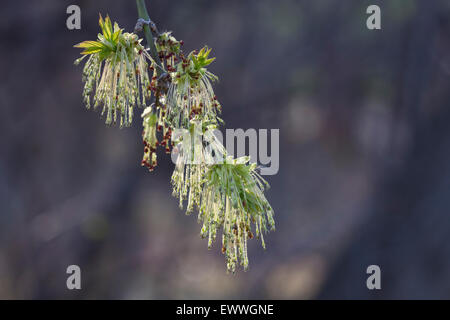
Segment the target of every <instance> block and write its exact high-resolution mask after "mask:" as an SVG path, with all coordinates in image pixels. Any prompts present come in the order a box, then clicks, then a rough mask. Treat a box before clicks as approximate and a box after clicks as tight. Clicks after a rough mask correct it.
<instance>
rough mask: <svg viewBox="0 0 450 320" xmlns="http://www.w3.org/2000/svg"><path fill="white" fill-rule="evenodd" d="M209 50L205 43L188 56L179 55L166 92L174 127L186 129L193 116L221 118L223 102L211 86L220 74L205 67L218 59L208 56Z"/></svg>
mask: <svg viewBox="0 0 450 320" xmlns="http://www.w3.org/2000/svg"><path fill="white" fill-rule="evenodd" d="M210 52H211V49H208V48H207V47H204V48H202V49H201V50H200V52H198V53H197V52H196V51H193V52H191V53H190V54H189V55H188V56H187V58H185V57H184V56H183V55H180V57H181V61H180V62H179V63H178V64H177V65H176V72H173V73H172V83H171V85H170V87H169V91H168V93H167V109H168V115H167V119H168V121H169V122H170V124H171V125H172V126H173V127H176V128H186V129H187V128H189V122H190V120H192V119H197V120H202V121H212V122H215V123H217V122H221V119H220V118H218V116H217V114H218V112H220V110H221V106H220V103H219V102H218V101H217V98H216V96H215V95H214V91H213V89H212V86H211V81H215V80H217V79H218V78H217V77H216V76H215V75H214V74H212V73H211V72H209V71H208V70H207V69H206V68H205V67H206V66H208V65H209V64H210V63H211V62H213V61H214V59H215V58H209V54H210Z"/></svg>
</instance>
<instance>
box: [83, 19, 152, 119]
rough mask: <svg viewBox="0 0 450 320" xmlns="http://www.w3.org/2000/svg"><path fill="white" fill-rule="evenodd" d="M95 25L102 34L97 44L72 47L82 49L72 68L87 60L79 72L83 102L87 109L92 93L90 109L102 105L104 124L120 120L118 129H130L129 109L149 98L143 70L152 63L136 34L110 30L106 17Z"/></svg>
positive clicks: (86, 43)
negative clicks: (92, 104)
mask: <svg viewBox="0 0 450 320" xmlns="http://www.w3.org/2000/svg"><path fill="white" fill-rule="evenodd" d="M99 25H100V28H101V31H102V33H101V34H99V35H98V40H97V41H84V42H81V43H79V44H77V45H75V47H77V48H83V49H84V51H83V52H82V53H81V54H82V55H83V56H82V57H81V58H79V59H77V60H76V61H75V63H76V64H78V63H80V62H81V61H82V60H83V59H84V58H86V57H89V58H88V60H87V62H86V64H85V66H84V69H83V81H84V83H85V86H84V90H83V96H84V101H85V103H86V107H87V108H90V106H91V94H92V92H93V91H94V89H95V94H94V108H97V107H98V106H99V105H103V110H102V115H104V114H105V113H106V124H111V123H112V122H114V123H116V122H117V120H118V118H120V120H119V121H120V126H121V127H123V126H130V125H131V123H132V121H133V108H134V107H135V106H144V105H145V104H146V99H149V98H150V95H149V92H148V90H146V88H147V87H148V86H149V85H150V79H149V76H148V72H147V67H148V64H149V62H150V64H152V63H153V62H152V59H151V57H150V55H149V54H148V52H147V51H146V50H145V48H144V47H143V46H142V45H141V41H142V40H141V39H139V38H138V36H137V35H136V34H133V33H126V32H123V29H121V28H119V26H118V24H117V23H114V27H113V25H112V23H111V20H110V18H109V17H108V16H107V17H106V18H105V20H103V18H102V17H101V16H100V19H99ZM141 93H142V94H141Z"/></svg>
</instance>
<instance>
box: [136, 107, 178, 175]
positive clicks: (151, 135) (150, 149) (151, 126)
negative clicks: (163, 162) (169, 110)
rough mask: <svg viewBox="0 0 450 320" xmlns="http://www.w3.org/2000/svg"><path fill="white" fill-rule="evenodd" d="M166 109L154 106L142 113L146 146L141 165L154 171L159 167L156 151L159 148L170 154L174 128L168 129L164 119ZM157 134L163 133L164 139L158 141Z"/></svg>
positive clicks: (143, 138)
mask: <svg viewBox="0 0 450 320" xmlns="http://www.w3.org/2000/svg"><path fill="white" fill-rule="evenodd" d="M164 114H165V111H164V108H163V107H162V106H158V107H156V105H155V104H152V105H151V106H150V107H147V108H145V110H144V112H143V113H142V126H143V130H142V142H143V144H144V155H143V157H142V162H141V165H142V166H145V167H147V168H148V169H149V171H153V170H154V169H155V167H156V165H157V156H156V149H157V147H158V146H161V147H163V148H165V151H166V153H170V147H171V145H172V143H171V137H172V128H170V127H168V126H167V125H166V123H165V119H164ZM157 132H161V134H162V139H161V141H159V140H158V137H157Z"/></svg>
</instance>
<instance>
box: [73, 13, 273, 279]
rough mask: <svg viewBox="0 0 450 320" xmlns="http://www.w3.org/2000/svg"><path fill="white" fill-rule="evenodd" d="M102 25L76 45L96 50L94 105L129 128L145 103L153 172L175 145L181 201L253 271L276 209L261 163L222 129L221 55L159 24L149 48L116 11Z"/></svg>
mask: <svg viewBox="0 0 450 320" xmlns="http://www.w3.org/2000/svg"><path fill="white" fill-rule="evenodd" d="M141 20H142V19H141ZM144 22H145V21H144ZM144 22H142V23H144ZM150 22H151V21H150ZM146 23H148V22H146ZM99 25H100V28H101V31H102V33H101V34H99V35H98V40H97V41H84V42H82V43H80V44H78V45H76V46H75V47H78V48H83V49H84V51H83V52H82V53H81V54H82V55H83V56H82V57H81V58H80V59H77V60H76V62H75V63H76V64H78V63H79V62H80V61H82V60H83V59H85V58H86V57H88V59H87V61H86V64H85V66H84V69H83V81H84V83H85V86H84V91H83V96H84V101H85V103H86V106H87V108H90V106H91V96H92V93H94V97H93V100H94V108H97V107H98V106H99V105H103V110H102V115H103V114H104V113H106V123H107V124H110V123H112V122H114V123H116V122H117V121H120V126H121V127H122V126H130V125H131V123H132V120H133V109H134V107H136V106H138V107H144V111H143V112H142V115H141V117H142V125H143V131H142V140H143V144H144V154H143V158H142V162H141V164H142V166H145V167H147V168H148V170H149V171H153V170H154V168H155V166H156V165H157V155H156V151H157V148H158V146H161V147H163V148H164V149H165V151H166V153H170V152H171V147H173V155H176V157H177V158H176V164H175V169H174V172H173V174H172V178H171V182H172V187H173V195H174V196H175V197H177V198H178V199H179V204H180V207H181V208H183V205H184V203H185V202H186V214H190V213H192V212H193V210H194V208H197V209H198V220H199V222H200V223H202V228H201V232H200V234H201V236H202V237H203V238H207V239H208V248H211V247H212V244H213V242H214V241H215V239H216V237H217V232H218V231H220V230H222V253H224V254H225V257H226V262H227V270H228V271H230V272H233V273H234V272H235V270H236V265H237V264H241V265H242V266H243V268H244V270H247V268H248V254H247V240H248V239H252V238H253V237H254V235H253V232H254V233H255V235H256V237H258V238H260V239H261V242H262V246H263V247H264V248H265V243H264V237H263V234H264V233H266V232H268V231H269V230H274V229H275V222H274V219H273V214H274V213H273V209H272V207H271V206H270V204H269V202H268V201H267V199H266V198H265V196H264V193H263V192H264V190H265V188H266V187H267V186H268V184H267V182H266V181H265V180H264V179H263V178H262V177H261V176H260V175H259V174H258V173H257V170H256V165H255V164H250V163H249V158H248V157H241V158H238V159H233V158H232V157H229V156H227V152H226V150H225V147H224V146H223V144H222V143H221V142H220V141H219V140H218V139H217V137H216V136H215V135H214V129H216V128H217V127H218V126H219V124H221V123H222V120H221V119H220V118H219V116H218V114H219V113H220V111H221V105H220V103H219V101H218V100H217V97H216V96H215V94H214V91H213V88H212V82H213V81H216V80H217V79H218V78H217V77H216V76H215V75H214V74H212V73H211V72H209V71H208V69H207V68H206V67H207V66H209V65H210V64H211V63H212V62H213V61H214V59H215V58H210V57H209V55H210V53H211V49H209V48H208V47H203V48H202V49H201V50H200V51H196V50H194V51H192V52H190V53H189V54H188V55H185V54H184V53H183V51H182V49H181V48H182V46H183V41H178V40H177V39H175V37H174V36H173V35H172V33H171V32H164V33H160V34H159V33H158V32H157V30H156V26H155V27H154V28H153V29H154V30H153V29H152V31H154V32H155V33H157V35H156V36H155V43H154V44H155V48H156V50H157V52H156V53H155V52H150V53H149V51H148V50H147V49H145V48H144V47H143V46H142V45H141V41H142V40H141V39H139V38H138V36H137V35H136V34H134V33H126V32H123V30H122V29H120V28H119V26H118V25H117V23H114V26H113V24H112V22H111V20H110V18H109V17H108V16H107V17H106V19H105V20H103V18H102V17H101V16H100V19H99ZM140 29H142V28H140ZM152 50H153V49H152ZM153 51H154V50H153ZM152 57H153V58H152ZM158 58H159V59H158ZM156 61H157V62H156ZM152 97H153V102H152V103H150V102H151V100H152ZM252 228H253V229H252Z"/></svg>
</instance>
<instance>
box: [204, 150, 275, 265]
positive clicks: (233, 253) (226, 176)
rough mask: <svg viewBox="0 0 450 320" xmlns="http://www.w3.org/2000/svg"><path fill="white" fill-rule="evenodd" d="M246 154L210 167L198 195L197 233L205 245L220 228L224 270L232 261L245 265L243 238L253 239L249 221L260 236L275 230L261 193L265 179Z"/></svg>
mask: <svg viewBox="0 0 450 320" xmlns="http://www.w3.org/2000/svg"><path fill="white" fill-rule="evenodd" d="M248 161H249V158H248V157H241V158H238V159H232V158H231V157H227V158H226V159H225V162H224V163H223V164H216V165H213V166H211V167H210V168H209V169H208V171H207V173H206V177H205V181H207V182H205V185H204V187H203V191H202V195H201V204H200V211H199V221H202V222H203V226H202V229H201V236H202V237H204V238H206V237H207V238H208V248H211V247H212V243H213V242H214V240H215V239H216V235H217V230H218V229H219V228H220V227H222V253H224V254H225V257H226V261H227V270H228V271H231V272H233V273H234V272H235V270H236V264H237V263H238V262H240V264H241V265H242V266H243V267H244V270H247V268H248V255H247V240H248V239H252V238H253V233H252V229H251V224H254V225H255V233H256V236H257V237H260V238H261V243H262V246H263V248H265V242H264V236H263V234H264V233H266V232H268V231H269V230H274V229H275V222H274V220H273V209H272V207H271V206H270V204H269V202H268V201H267V199H266V197H265V196H264V194H263V191H264V189H265V187H267V186H268V184H267V182H266V181H265V180H264V179H263V178H262V177H261V176H260V175H259V174H258V173H257V172H256V171H255V169H256V165H255V164H248Z"/></svg>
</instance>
